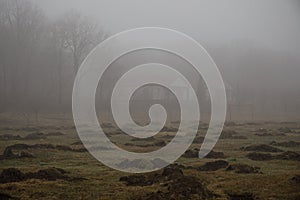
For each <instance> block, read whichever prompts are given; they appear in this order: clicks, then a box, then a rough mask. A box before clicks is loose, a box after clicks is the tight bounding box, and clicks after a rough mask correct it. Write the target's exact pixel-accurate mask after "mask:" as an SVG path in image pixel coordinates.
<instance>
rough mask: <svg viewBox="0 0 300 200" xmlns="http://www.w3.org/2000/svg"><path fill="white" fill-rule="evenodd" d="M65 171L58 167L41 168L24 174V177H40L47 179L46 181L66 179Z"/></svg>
mask: <svg viewBox="0 0 300 200" xmlns="http://www.w3.org/2000/svg"><path fill="white" fill-rule="evenodd" d="M66 173H67V172H66V171H65V170H63V169H60V168H55V167H53V168H48V169H42V170H39V171H37V172H34V173H31V172H30V173H27V174H25V176H26V179H41V180H48V181H55V180H57V179H68V177H67V176H66V175H65V174H66Z"/></svg>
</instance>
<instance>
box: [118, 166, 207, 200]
mask: <svg viewBox="0 0 300 200" xmlns="http://www.w3.org/2000/svg"><path fill="white" fill-rule="evenodd" d="M120 181H124V182H126V183H127V185H128V186H129V185H130V186H148V185H153V184H155V183H159V184H160V185H161V186H163V188H161V189H160V190H158V191H157V192H151V193H147V194H144V195H142V196H140V197H134V199H148V200H150V199H151V200H152V199H158V200H163V199H208V198H212V197H213V194H212V192H210V191H209V190H208V189H207V188H206V186H204V185H203V184H202V183H201V182H200V181H199V180H198V179H197V178H195V177H192V176H185V175H184V174H183V172H182V170H181V168H180V166H179V165H176V164H174V165H170V166H168V167H166V168H165V169H164V170H163V171H162V172H161V173H152V174H148V175H132V176H127V177H121V178H120Z"/></svg>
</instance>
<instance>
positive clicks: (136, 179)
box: [120, 175, 154, 186]
mask: <svg viewBox="0 0 300 200" xmlns="http://www.w3.org/2000/svg"><path fill="white" fill-rule="evenodd" d="M120 181H122V182H126V185H127V186H147V185H152V184H153V183H154V182H153V181H152V180H150V179H149V178H148V177H146V176H144V175H131V176H123V177H121V178H120Z"/></svg>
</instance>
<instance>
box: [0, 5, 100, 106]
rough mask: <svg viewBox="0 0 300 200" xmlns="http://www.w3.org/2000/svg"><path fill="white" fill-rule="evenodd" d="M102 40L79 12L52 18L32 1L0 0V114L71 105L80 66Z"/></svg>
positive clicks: (95, 29)
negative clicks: (0, 112)
mask: <svg viewBox="0 0 300 200" xmlns="http://www.w3.org/2000/svg"><path fill="white" fill-rule="evenodd" d="M105 37H106V34H105V33H104V31H103V30H102V29H101V28H100V27H99V25H98V24H97V23H96V22H95V21H93V20H91V19H89V18H88V17H86V16H83V15H81V14H80V13H78V12H75V11H70V12H67V13H65V14H63V15H62V16H60V17H58V18H57V19H56V20H50V19H48V18H47V16H46V15H45V14H44V13H43V11H42V10H41V9H40V8H38V7H37V6H36V5H34V4H33V3H31V2H30V1H27V0H0V70H1V72H0V81H1V83H0V85H1V87H0V96H1V98H0V110H1V111H2V112H4V111H10V110H12V111H34V112H38V111H39V110H41V109H43V108H47V109H56V110H64V109H66V107H69V106H70V92H71V89H70V88H72V82H73V79H74V76H75V74H76V71H77V70H78V67H79V66H80V64H81V62H82V60H83V59H84V57H85V56H86V54H87V53H88V52H89V51H90V50H91V49H92V48H93V47H94V46H95V45H96V44H98V43H99V42H100V41H101V40H103V39H104V38H105ZM66 98H67V99H66Z"/></svg>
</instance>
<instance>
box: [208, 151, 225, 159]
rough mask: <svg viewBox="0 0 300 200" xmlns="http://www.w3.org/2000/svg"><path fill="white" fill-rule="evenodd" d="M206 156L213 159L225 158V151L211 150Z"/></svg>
mask: <svg viewBox="0 0 300 200" xmlns="http://www.w3.org/2000/svg"><path fill="white" fill-rule="evenodd" d="M205 158H213V159H220V158H225V154H224V153H223V152H217V151H211V152H209V153H208V154H207V156H205Z"/></svg>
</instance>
